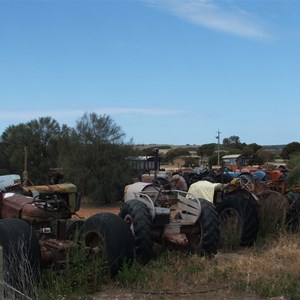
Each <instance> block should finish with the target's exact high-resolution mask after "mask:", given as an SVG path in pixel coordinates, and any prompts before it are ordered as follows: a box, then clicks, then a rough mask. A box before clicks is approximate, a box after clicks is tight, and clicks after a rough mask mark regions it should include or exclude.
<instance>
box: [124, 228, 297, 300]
mask: <svg viewBox="0 0 300 300" xmlns="http://www.w3.org/2000/svg"><path fill="white" fill-rule="evenodd" d="M299 279H300V240H299V236H298V235H297V234H288V235H282V236H279V237H278V238H277V239H276V240H273V241H270V242H266V243H265V244H264V245H263V246H259V247H255V246H254V247H252V248H247V249H238V250H236V251H234V252H230V253H228V252H226V253H225V252H224V253H222V252H220V253H219V254H218V255H216V256H215V257H214V258H212V259H209V258H206V257H199V256H197V255H187V254H185V253H182V252H179V251H173V252H169V251H166V252H164V253H161V254H160V255H159V256H158V258H157V259H155V260H153V261H151V262H150V263H149V264H147V265H146V266H140V265H136V266H134V267H133V268H131V269H128V270H127V272H126V271H125V273H121V274H120V276H119V277H118V280H119V281H118V284H119V286H122V287H126V288H127V289H132V290H138V291H141V290H142V291H144V292H149V294H151V293H154V291H156V292H157V291H159V293H160V294H162V295H163V294H164V295H171V294H174V295H178V294H182V295H186V294H189V293H190V295H196V294H197V293H198V294H202V293H210V292H211V291H212V290H215V292H216V291H218V290H223V289H224V290H227V291H228V290H229V291H231V292H232V293H235V292H236V291H238V292H239V293H241V294H239V295H240V297H241V295H244V296H245V297H244V298H241V299H246V298H247V297H248V296H249V295H253V293H254V294H255V295H256V298H255V299H266V298H270V297H276V296H277V297H278V296H282V297H284V299H300V282H299ZM220 293H222V291H220ZM247 295H248V296H247ZM248 298H249V297H248Z"/></svg>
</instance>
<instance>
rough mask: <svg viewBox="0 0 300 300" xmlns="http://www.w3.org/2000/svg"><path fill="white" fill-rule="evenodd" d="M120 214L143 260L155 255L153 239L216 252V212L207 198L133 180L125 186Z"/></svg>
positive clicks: (137, 255) (217, 225)
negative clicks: (133, 181)
mask: <svg viewBox="0 0 300 300" xmlns="http://www.w3.org/2000/svg"><path fill="white" fill-rule="evenodd" d="M120 216H121V217H122V218H123V219H124V220H125V222H126V223H127V224H128V226H129V228H130V229H131V231H132V233H133V236H134V242H135V255H136V257H137V258H140V259H141V260H142V261H147V260H149V259H150V258H151V257H152V254H153V244H154V242H158V243H164V242H167V243H171V244H173V245H177V246H186V248H187V249H188V251H189V252H192V253H198V254H207V255H213V254H216V253H217V249H218V246H219V221H218V215H217V212H216V211H215V209H214V208H213V206H212V204H211V203H209V202H208V201H207V200H205V199H199V198H196V197H195V196H194V195H193V194H191V193H189V192H184V191H181V190H174V189H172V190H169V189H164V188H163V187H162V186H158V185H156V184H152V183H145V182H136V183H133V184H131V185H128V186H126V187H125V193H124V204H123V206H122V207H121V210H120Z"/></svg>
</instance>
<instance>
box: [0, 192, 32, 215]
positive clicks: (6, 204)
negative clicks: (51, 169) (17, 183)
mask: <svg viewBox="0 0 300 300" xmlns="http://www.w3.org/2000/svg"><path fill="white" fill-rule="evenodd" d="M28 203H32V198H31V197H26V196H24V195H20V194H14V193H5V194H4V196H3V206H2V214H1V216H2V218H20V215H21V210H22V209H23V207H24V206H25V205H27V204H28Z"/></svg>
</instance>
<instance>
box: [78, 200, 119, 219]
mask: <svg viewBox="0 0 300 300" xmlns="http://www.w3.org/2000/svg"><path fill="white" fill-rule="evenodd" d="M121 206H122V202H116V203H114V204H107V205H101V206H100V205H95V204H88V203H82V204H81V208H80V210H79V211H78V212H77V215H75V218H80V219H86V218H88V217H90V216H92V215H94V214H98V213H112V214H116V215H117V214H119V212H120V208H121Z"/></svg>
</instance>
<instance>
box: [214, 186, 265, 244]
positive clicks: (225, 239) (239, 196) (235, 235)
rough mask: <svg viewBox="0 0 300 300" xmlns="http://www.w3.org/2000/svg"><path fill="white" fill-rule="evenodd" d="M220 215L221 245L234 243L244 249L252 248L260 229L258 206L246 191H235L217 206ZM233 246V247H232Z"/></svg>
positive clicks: (228, 194) (227, 194)
mask: <svg viewBox="0 0 300 300" xmlns="http://www.w3.org/2000/svg"><path fill="white" fill-rule="evenodd" d="M216 210H217V212H218V214H219V220H220V230H221V244H222V246H224V245H225V243H226V244H228V243H229V246H230V243H231V242H232V241H237V244H238V245H240V246H243V247H246V246H252V245H253V243H254V242H255V241H256V237H257V232H258V229H259V215H258V204H257V201H256V200H255V199H254V197H253V196H252V194H251V193H249V192H248V191H246V190H240V189H239V190H233V191H232V192H229V193H226V194H225V195H223V197H222V200H221V201H220V202H218V203H217V204H216ZM231 246H232V245H231Z"/></svg>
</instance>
